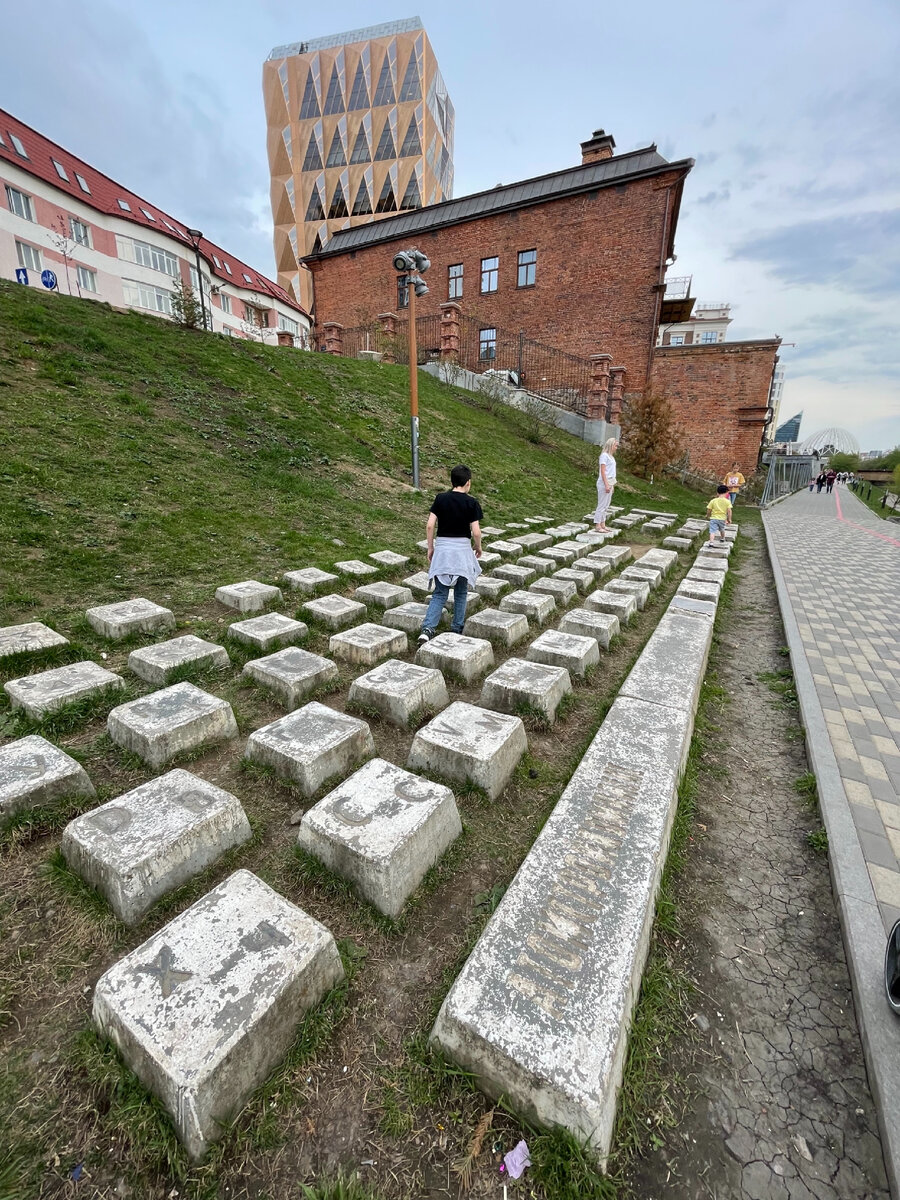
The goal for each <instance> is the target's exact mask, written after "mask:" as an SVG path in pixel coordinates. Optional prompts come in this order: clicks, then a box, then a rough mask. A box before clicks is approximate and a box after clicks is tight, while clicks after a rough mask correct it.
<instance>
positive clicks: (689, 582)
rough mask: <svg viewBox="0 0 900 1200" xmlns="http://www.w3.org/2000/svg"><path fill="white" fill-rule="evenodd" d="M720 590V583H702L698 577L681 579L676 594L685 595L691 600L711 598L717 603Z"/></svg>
mask: <svg viewBox="0 0 900 1200" xmlns="http://www.w3.org/2000/svg"><path fill="white" fill-rule="evenodd" d="M721 590H722V585H721V584H720V583H718V582H714V583H704V582H703V581H702V580H699V579H687V578H686V579H682V581H681V583H679V585H678V591H677V592H676V593H675V595H676V596H687V597H688V598H689V599H692V600H711V601H713V603H715V604H718V602H719V592H721Z"/></svg>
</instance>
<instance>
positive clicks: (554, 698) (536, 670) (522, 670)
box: [478, 658, 572, 722]
mask: <svg viewBox="0 0 900 1200" xmlns="http://www.w3.org/2000/svg"><path fill="white" fill-rule="evenodd" d="M571 690H572V680H571V679H570V678H569V672H568V671H567V670H566V669H565V668H564V667H555V666H546V665H545V664H543V663H540V662H530V661H528V660H527V659H524V658H508V659H507V660H506V662H505V663H503V664H502V666H499V667H498V668H497V670H496V671H492V672H491V674H490V675H488V677H487V678H486V679H485V681H484V684H483V686H482V689H481V696H480V697H479V700H478V703H479V704H480V705H481V707H482V708H492V709H494V710H495V711H496V712H505V713H517V712H521V711H523V710H527V711H528V712H534V711H537V712H540V713H543V714H544V716H545V717H546V718H547V720H548V721H551V722H552V721H555V720H556V710H557V708H558V707H559V702H560V700H562V698H563V696H567V695H568V694H569V692H571Z"/></svg>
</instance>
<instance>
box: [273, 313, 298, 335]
mask: <svg viewBox="0 0 900 1200" xmlns="http://www.w3.org/2000/svg"><path fill="white" fill-rule="evenodd" d="M278 328H279V329H281V330H283V331H284V332H285V333H289V334H290V335H291V337H299V336H300V322H299V321H295V320H294V318H293V317H286V316H285V315H284V313H279V314H278Z"/></svg>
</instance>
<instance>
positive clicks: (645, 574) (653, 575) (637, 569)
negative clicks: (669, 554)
mask: <svg viewBox="0 0 900 1200" xmlns="http://www.w3.org/2000/svg"><path fill="white" fill-rule="evenodd" d="M619 578H620V579H636V580H637V581H638V583H649V585H650V591H651V592H655V591H656V589H657V588H658V587H659V585H660V584H661V583H662V581H663V573H662V568H661V567H645V566H644V565H643V560H642V559H640V558H639V559H638V560H637V562H636V563H635V564H634V565H633V566H630V567H626V568H625V570H624V571H623V572H622V573H621V575H620V576H619Z"/></svg>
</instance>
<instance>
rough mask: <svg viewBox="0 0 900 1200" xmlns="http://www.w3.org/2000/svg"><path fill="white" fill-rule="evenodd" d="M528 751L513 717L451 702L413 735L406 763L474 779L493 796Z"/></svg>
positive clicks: (518, 722) (414, 767) (520, 726)
mask: <svg viewBox="0 0 900 1200" xmlns="http://www.w3.org/2000/svg"><path fill="white" fill-rule="evenodd" d="M527 749H528V739H527V737H526V736H525V726H524V725H523V724H522V722H521V720H520V719H519V718H518V717H513V716H506V715H503V714H500V713H495V712H488V710H487V709H484V708H478V707H477V706H476V705H474V704H464V703H463V702H462V701H459V700H458V701H456V703H454V704H451V705H450V706H449V708H445V709H444V711H443V712H442V713H438V715H437V716H436V717H435V718H434V719H433V720H432V721H429V722H428V724H427V725H424V726H423V727H422V728H421V729H420V730H419V731H418V733H417V734H416V736H415V737H414V738H413V744H412V747H411V748H410V752H409V761H408V762H407V764H406V765H407V767H408V768H409V769H410V770H411V771H419V770H421V771H428V772H429V773H430V774H432V775H437V776H439V777H443V778H445V779H454V780H458V781H459V782H460V783H466V782H468V783H474V784H475V785H476V786H477V787H480V788H483V789H484V791H485V792H486V793H487V795H488V798H489V799H491V800H496V798H497V797H498V796H499V795H500V793H501V792H502V791H503V789H504V788H505V787H506V785H507V783H508V782H509V780H510V778H511V776H512V773H513V771H515V769H516V767H517V766H518V763H519V759H520V758H521V757H522V755H523V754H524V753H525V751H526V750H527Z"/></svg>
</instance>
